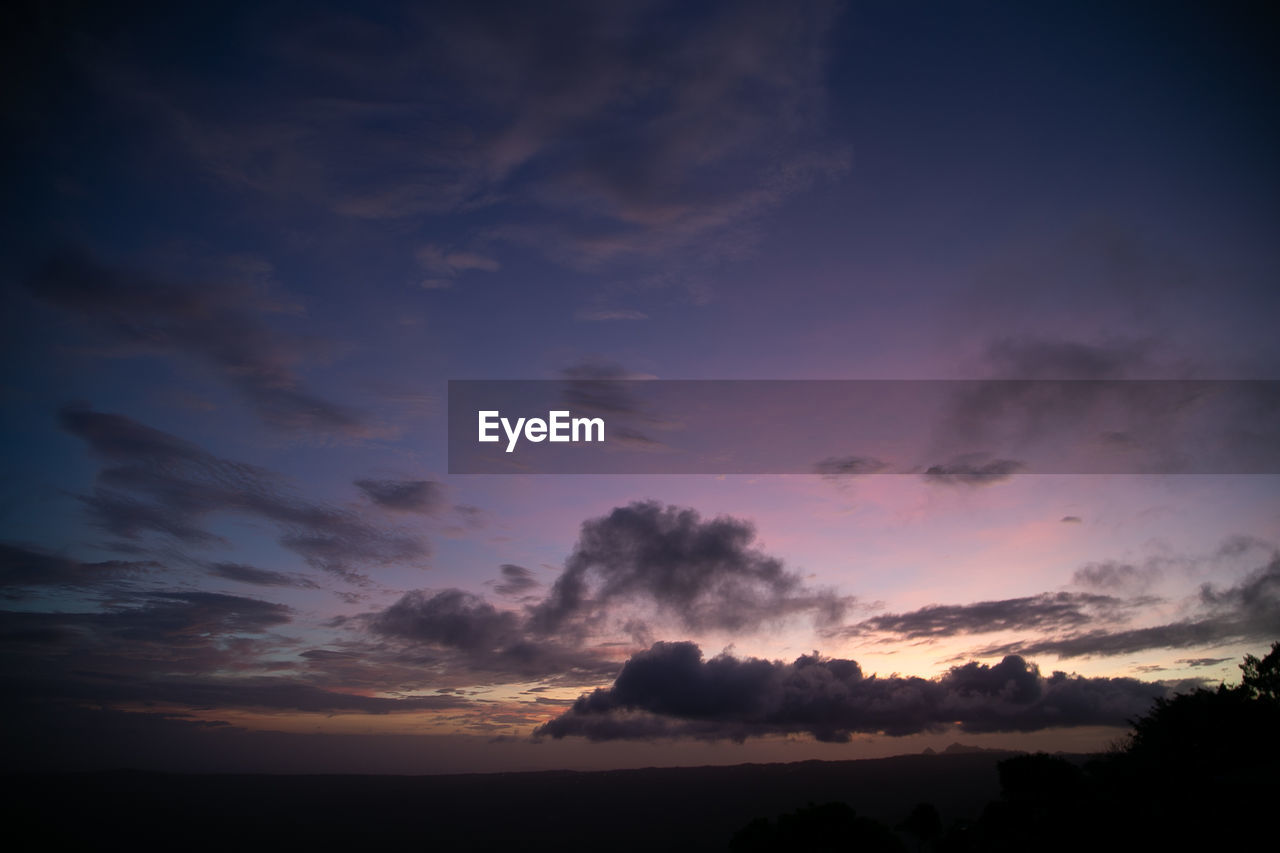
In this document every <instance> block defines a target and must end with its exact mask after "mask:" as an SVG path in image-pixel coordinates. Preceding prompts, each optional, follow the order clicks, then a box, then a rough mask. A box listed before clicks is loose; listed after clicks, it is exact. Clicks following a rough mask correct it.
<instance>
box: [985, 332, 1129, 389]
mask: <svg viewBox="0 0 1280 853" xmlns="http://www.w3.org/2000/svg"><path fill="white" fill-rule="evenodd" d="M986 360H987V364H988V365H989V366H990V368H991V370H992V372H994V373H995V374H996V375H998V376H1001V377H1008V378H1010V379H1071V380H1089V379H1092V380H1098V379H1125V378H1129V377H1131V376H1133V375H1135V374H1139V373H1142V372H1144V371H1146V370H1149V369H1150V367H1151V365H1150V361H1149V353H1148V346H1147V345H1146V344H1144V343H1141V342H1138V341H1128V340H1120V341H1111V342H1108V343H1103V344H1093V343H1082V342H1080V341H1072V340H1062V339H1045V338H1013V337H1003V338H997V339H995V340H993V341H992V342H991V343H990V344H989V345H988V347H987V353H986Z"/></svg>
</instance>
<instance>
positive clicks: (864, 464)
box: [813, 456, 889, 477]
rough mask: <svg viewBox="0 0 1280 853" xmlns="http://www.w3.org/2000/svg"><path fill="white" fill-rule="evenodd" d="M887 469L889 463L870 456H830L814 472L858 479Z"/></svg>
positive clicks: (828, 475) (827, 475)
mask: <svg viewBox="0 0 1280 853" xmlns="http://www.w3.org/2000/svg"><path fill="white" fill-rule="evenodd" d="M887 467H889V466H888V463H887V462H881V461H880V460H879V459H874V458H872V457H870V456H828V457H827V458H826V459H823V460H821V461H820V462H817V463H815V464H814V466H813V471H814V473H815V474H822V475H823V476H826V477H858V476H861V475H863V474H875V473H878V472H880V471H883V470H884V469H885V468H887Z"/></svg>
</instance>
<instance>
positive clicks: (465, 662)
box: [327, 589, 616, 684]
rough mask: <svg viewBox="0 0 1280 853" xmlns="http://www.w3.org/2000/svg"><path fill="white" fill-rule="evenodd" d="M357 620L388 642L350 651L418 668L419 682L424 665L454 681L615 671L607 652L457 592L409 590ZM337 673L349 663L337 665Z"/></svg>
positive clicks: (592, 677) (582, 676)
mask: <svg viewBox="0 0 1280 853" xmlns="http://www.w3.org/2000/svg"><path fill="white" fill-rule="evenodd" d="M360 621H361V623H362V624H363V625H364V626H365V627H366V628H367V629H368V631H369V632H370V633H371V634H372V635H373V636H374V637H376V638H378V639H380V640H382V641H384V642H389V645H383V646H380V647H367V646H365V647H361V646H359V645H356V646H353V648H359V649H360V650H361V654H362V655H363V656H364V658H365V660H373V661H374V662H375V663H376V664H377V665H378V666H380V667H382V666H387V667H391V668H396V667H409V668H412V669H416V670H417V673H415V676H414V677H416V678H417V679H419V680H421V678H422V677H423V676H422V672H421V671H422V670H423V669H424V668H429V669H432V670H434V671H435V673H436V678H437V679H446V678H447V679H453V680H454V681H455V682H456V681H458V680H461V679H475V678H477V677H481V678H484V679H500V678H508V679H532V678H540V679H547V678H559V679H564V680H567V681H568V682H569V683H573V684H581V683H584V682H585V683H590V682H592V681H596V682H597V683H598V679H599V678H601V677H607V676H608V675H611V674H613V673H614V672H615V671H616V664H615V663H614V662H613V661H612V660H611V659H609V658H608V657H607V656H603V655H600V654H597V653H596V652H593V651H592V650H589V649H587V650H584V649H581V648H578V647H577V646H576V645H571V644H567V643H565V642H562V641H561V640H560V639H549V638H546V637H542V636H536V635H534V634H532V633H531V632H530V631H529V628H528V621H527V619H526V617H525V614H523V613H517V612H514V611H510V610H501V609H499V608H497V607H494V606H493V605H492V604H491V603H489V602H487V601H485V600H484V599H483V598H481V597H479V596H477V595H473V594H471V593H469V592H464V591H462V590H459V589H445V590H439V591H437V592H428V591H424V590H413V591H411V592H408V593H405V594H404V595H403V596H401V597H400V599H399V600H397V601H396V602H395V603H393V604H392V605H390V606H389V607H387V608H385V609H383V610H380V611H377V612H375V613H371V614H366V615H365V616H363V617H362V618H361V620H360ZM328 663H332V662H328ZM327 668H330V669H332V667H327ZM339 671H342V672H347V671H350V667H349V666H347V665H345V664H340V668H339ZM383 677H385V675H384V676H383Z"/></svg>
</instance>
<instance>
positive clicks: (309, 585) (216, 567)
mask: <svg viewBox="0 0 1280 853" xmlns="http://www.w3.org/2000/svg"><path fill="white" fill-rule="evenodd" d="M208 570H209V574H211V575H214V576H215V577H220V578H225V579H226V580H230V581H236V582H238V583H247V584H253V585H254V586H289V587H298V588H299V589H315V588H316V584H315V582H314V581H312V580H310V579H309V578H306V577H303V576H301V575H295V574H290V573H288V572H276V571H272V570H270V569H259V568H257V567H255V566H246V565H245V564H244V563H210V564H209V566H208Z"/></svg>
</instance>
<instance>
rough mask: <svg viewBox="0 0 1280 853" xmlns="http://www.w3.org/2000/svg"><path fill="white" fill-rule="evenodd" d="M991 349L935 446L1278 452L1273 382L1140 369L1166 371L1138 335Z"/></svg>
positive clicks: (1148, 465)
mask: <svg viewBox="0 0 1280 853" xmlns="http://www.w3.org/2000/svg"><path fill="white" fill-rule="evenodd" d="M986 361H987V368H988V370H989V371H990V372H991V373H993V374H995V376H996V377H997V378H992V379H985V380H978V381H962V382H957V383H954V391H953V393H952V394H951V395H950V399H949V400H948V401H947V403H946V406H945V408H944V410H943V412H942V415H941V417H940V418H938V425H937V427H936V429H935V437H934V444H935V448H934V451H933V452H934V453H935V454H937V453H949V454H955V453H960V452H964V451H967V450H970V449H983V450H991V449H992V448H1002V449H1007V450H1004V451H1003V452H1006V453H1008V452H1011V451H1012V452H1016V453H1017V454H1018V458H1019V459H1022V460H1030V461H1028V463H1027V468H1028V470H1033V471H1035V472H1037V473H1109V472H1113V471H1137V472H1140V473H1147V472H1164V473H1210V472H1212V473H1256V472H1265V471H1272V470H1274V469H1275V466H1276V464H1277V457H1276V452H1275V448H1276V446H1277V444H1278V442H1277V433H1276V427H1275V424H1276V423H1277V422H1280V384H1278V383H1275V382H1267V381H1207V380H1192V379H1184V378H1179V379H1165V380H1160V379H1154V378H1143V377H1151V376H1153V375H1158V374H1159V373H1160V372H1165V373H1167V372H1168V371H1161V370H1159V369H1158V368H1157V367H1155V366H1154V365H1153V363H1152V362H1151V361H1150V359H1149V357H1148V348H1147V346H1146V345H1145V344H1143V343H1140V342H1132V341H1118V342H1109V343H1083V342H1078V341H1071V340H1049V339H1002V340H999V341H996V342H995V343H993V344H992V345H991V347H990V349H989V351H988V354H987V360H986ZM1179 372H1180V373H1181V374H1185V373H1186V370H1185V369H1183V370H1181V371H1179Z"/></svg>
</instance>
